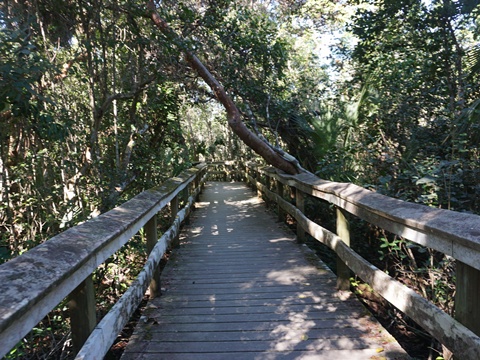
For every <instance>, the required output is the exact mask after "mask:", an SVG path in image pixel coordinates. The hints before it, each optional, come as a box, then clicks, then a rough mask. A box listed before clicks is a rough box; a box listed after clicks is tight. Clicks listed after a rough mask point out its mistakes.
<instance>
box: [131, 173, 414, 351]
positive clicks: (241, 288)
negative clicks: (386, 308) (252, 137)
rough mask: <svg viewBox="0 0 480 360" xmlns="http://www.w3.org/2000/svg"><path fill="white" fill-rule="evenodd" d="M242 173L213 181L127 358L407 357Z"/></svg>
mask: <svg viewBox="0 0 480 360" xmlns="http://www.w3.org/2000/svg"><path fill="white" fill-rule="evenodd" d="M275 220H276V219H275V218H274V216H273V215H272V214H270V213H269V212H268V211H267V210H266V209H265V207H264V205H263V204H262V202H261V201H260V200H258V198H256V196H255V194H253V193H252V192H251V190H249V189H248V188H247V187H246V186H245V185H243V184H242V183H219V182H214V183H207V185H206V189H205V191H204V193H203V194H202V195H201V198H200V201H199V202H198V203H197V210H196V211H195V212H194V213H193V216H192V221H191V225H189V226H188V227H187V229H186V230H185V232H184V238H183V240H182V243H181V246H180V248H179V249H178V250H176V251H175V252H174V254H173V255H172V258H171V260H170V261H169V262H168V265H167V266H166V268H165V270H164V272H163V274H162V288H163V295H162V296H161V297H159V298H157V299H154V300H153V301H150V302H149V304H148V306H147V309H146V310H145V313H144V316H143V318H142V319H143V321H140V322H139V324H138V326H137V329H136V331H135V333H134V335H133V336H132V338H131V340H130V342H129V344H128V346H127V348H126V350H125V352H124V354H123V357H122V359H123V360H132V359H209V360H214V359H232V360H236V359H329V360H334V359H342V360H343V359H348V360H356V359H378V360H379V359H408V356H407V355H406V354H405V352H404V351H403V350H402V348H401V347H400V346H399V345H398V343H397V342H396V341H395V340H394V339H393V338H392V337H391V336H390V335H389V334H388V332H386V330H385V329H383V328H382V327H381V326H380V325H379V324H378V322H376V321H375V320H374V319H373V318H372V317H371V316H370V314H369V313H368V312H367V311H366V310H365V309H364V308H363V307H362V305H361V304H360V303H359V302H357V301H356V300H355V299H354V298H353V297H351V298H350V299H343V300H342V296H339V294H338V293H337V292H336V291H335V283H336V279H335V276H334V274H333V273H332V272H331V271H330V270H328V269H327V268H326V266H325V265H324V264H323V263H322V262H321V261H319V260H318V259H317V258H316V257H315V256H314V255H313V254H312V253H311V252H309V251H308V249H307V248H306V247H305V246H300V245H298V244H297V243H296V242H295V236H294V235H293V234H292V233H291V232H290V231H289V230H288V229H286V228H284V227H283V225H282V224H280V223H278V222H276V221H275Z"/></svg>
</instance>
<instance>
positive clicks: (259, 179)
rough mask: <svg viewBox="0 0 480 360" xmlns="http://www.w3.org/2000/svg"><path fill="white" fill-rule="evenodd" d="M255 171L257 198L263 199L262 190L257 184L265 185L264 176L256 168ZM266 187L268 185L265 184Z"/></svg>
mask: <svg viewBox="0 0 480 360" xmlns="http://www.w3.org/2000/svg"><path fill="white" fill-rule="evenodd" d="M254 171H255V173H254V174H255V188H256V189H257V196H258V197H259V198H261V197H262V190H260V188H259V187H258V186H257V182H259V183H261V184H263V183H262V175H261V174H260V171H258V169H257V168H255V170H254ZM265 185H267V184H265Z"/></svg>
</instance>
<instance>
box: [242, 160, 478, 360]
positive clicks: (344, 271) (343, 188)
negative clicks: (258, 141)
mask: <svg viewBox="0 0 480 360" xmlns="http://www.w3.org/2000/svg"><path fill="white" fill-rule="evenodd" d="M246 181H247V183H248V184H249V185H251V186H252V187H253V188H254V189H257V191H259V192H260V193H262V194H264V195H265V196H266V197H267V198H268V199H269V200H272V201H274V202H276V204H277V206H278V213H279V217H280V218H284V214H285V212H286V213H288V214H290V215H291V216H292V217H293V218H294V219H295V220H296V223H297V237H298V239H299V240H300V241H303V239H304V238H305V233H308V234H310V235H311V236H312V237H313V238H314V239H316V240H317V241H319V242H321V243H323V244H325V245H327V246H328V247H329V248H330V249H332V250H334V251H335V252H336V254H337V276H338V281H337V287H338V288H339V289H341V290H348V289H349V287H350V281H349V278H350V271H352V272H353V273H355V274H356V275H358V276H359V277H360V278H361V279H362V280H363V281H365V282H366V283H368V284H369V285H370V286H371V287H372V288H373V290H374V291H376V292H377V293H378V294H380V295H381V296H382V297H383V298H385V299H386V300H387V301H388V302H390V303H391V304H393V305H394V306H395V307H396V308H398V309H399V310H401V311H402V312H403V313H404V314H406V315H407V316H409V317H410V318H411V319H413V320H414V321H415V322H416V323H417V324H419V325H420V326H421V327H423V328H424V329H425V330H426V331H427V332H428V333H430V335H432V337H434V338H435V339H437V340H438V341H439V342H440V343H441V344H443V345H444V346H445V347H447V348H448V349H449V350H450V351H451V352H453V354H454V356H455V358H457V359H462V360H463V359H469V360H478V359H480V338H479V337H478V335H480V306H478V304H479V303H480V216H477V215H473V214H468V213H460V212H455V211H449V210H443V209H436V208H431V207H427V206H424V205H419V204H413V203H409V202H406V201H401V200H398V199H393V198H390V197H387V196H384V195H381V194H378V193H375V192H372V191H369V190H366V189H364V188H362V187H359V186H356V185H353V184H348V183H335V182H330V181H325V180H321V179H319V178H318V177H316V176H315V175H313V174H309V173H302V174H299V175H294V176H292V175H287V174H284V173H283V172H282V171H280V170H278V169H275V168H273V167H261V166H258V165H256V164H254V163H250V164H248V165H247V166H246ZM285 186H289V187H290V188H291V190H292V191H291V193H293V194H294V203H295V205H293V204H292V203H291V202H290V201H287V200H285V196H284V189H285ZM306 195H309V196H312V197H315V198H318V199H321V200H324V201H327V202H328V203H330V204H333V205H334V206H335V207H336V214H337V219H336V223H337V226H336V234H334V233H333V232H330V231H328V230H327V229H325V228H323V227H321V226H320V225H319V224H317V223H315V222H313V221H312V220H310V219H309V218H308V217H307V216H305V209H304V200H305V196H306ZM289 200H290V199H289ZM351 215H353V216H355V217H358V218H360V219H362V220H365V221H367V222H369V223H371V224H373V225H376V226H378V227H380V228H382V229H385V230H387V231H389V232H391V233H393V234H396V235H399V236H401V237H403V238H405V239H407V240H410V241H412V242H415V243H417V244H419V245H422V246H425V247H429V248H432V249H435V250H437V251H440V252H443V253H444V254H447V255H448V256H451V257H453V258H455V259H456V295H455V319H454V318H452V317H451V316H450V315H448V314H447V313H445V312H444V311H442V310H441V309H439V308H438V307H436V306H435V305H433V304H432V303H431V302H429V301H428V300H426V299H425V298H423V297H422V296H420V295H419V294H417V293H416V292H415V291H414V290H412V289H410V288H408V287H407V286H405V285H403V284H402V283H400V282H398V281H396V280H394V279H393V278H391V277H390V276H388V275H387V274H386V273H385V272H383V271H381V270H380V269H378V268H376V267H375V266H374V265H372V264H371V263H369V262H368V261H367V260H365V259H364V258H362V257H361V256H360V255H359V254H358V253H356V252H355V251H353V250H352V249H351V248H350V247H349V243H350V232H349V224H348V220H347V218H348V217H349V216H351Z"/></svg>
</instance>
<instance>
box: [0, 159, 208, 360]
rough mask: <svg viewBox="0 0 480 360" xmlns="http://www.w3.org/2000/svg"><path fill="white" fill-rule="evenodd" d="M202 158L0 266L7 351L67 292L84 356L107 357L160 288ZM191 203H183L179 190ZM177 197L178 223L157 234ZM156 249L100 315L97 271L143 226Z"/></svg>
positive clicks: (1, 331)
mask: <svg viewBox="0 0 480 360" xmlns="http://www.w3.org/2000/svg"><path fill="white" fill-rule="evenodd" d="M206 171H207V165H206V164H200V165H197V166H196V167H195V168H192V169H189V170H187V171H184V172H183V173H182V174H180V175H179V176H177V177H174V178H171V179H169V180H168V181H166V182H165V183H163V184H162V185H161V186H159V187H156V188H154V189H151V190H147V191H144V192H142V193H141V194H139V195H137V196H135V197H134V198H132V199H131V200H129V201H127V202H126V203H124V204H123V205H121V206H118V207H116V208H115V209H113V210H110V211H108V212H106V213H105V214H102V215H100V216H98V217H96V218H94V219H91V220H89V221H86V222H85V223H83V224H81V225H78V226H75V227H72V228H70V229H68V230H66V231H65V232H63V233H61V234H59V235H57V236H55V237H53V238H51V239H50V240H48V241H46V242H45V243H43V244H41V245H39V246H37V247H35V248H33V249H32V250H30V251H28V252H26V253H25V254H23V255H21V256H18V257H16V258H14V259H12V260H10V261H9V262H7V263H4V264H2V265H1V266H0V358H1V357H3V356H4V355H6V354H7V353H8V352H9V351H10V350H11V349H12V348H13V347H14V346H15V345H16V344H17V343H18V342H19V341H20V340H21V339H22V338H23V337H24V336H25V335H26V334H27V333H28V332H29V331H30V330H31V329H32V328H33V327H34V326H35V325H36V324H37V323H38V322H40V321H41V320H42V319H43V318H44V317H45V316H46V315H47V314H48V313H49V312H50V311H51V310H52V309H54V308H55V307H56V306H57V305H58V304H59V303H60V302H62V301H63V300H64V299H65V298H67V297H68V299H69V308H70V309H69V312H70V324H71V331H72V340H73V344H74V347H75V348H76V349H80V351H79V353H78V355H77V359H102V358H103V357H104V355H105V354H106V353H107V351H108V350H109V348H110V347H111V345H112V344H113V342H114V341H115V338H116V337H117V335H118V334H119V333H120V331H121V330H122V329H123V327H124V326H125V324H126V323H127V322H128V320H129V319H130V317H131V315H132V314H133V312H134V311H135V309H136V308H137V307H138V305H139V304H140V302H141V300H142V299H143V296H144V294H145V291H146V289H147V287H149V286H150V296H155V295H157V294H158V292H159V289H160V287H159V286H160V283H159V281H160V278H159V271H158V264H159V262H160V260H161V258H162V256H163V254H164V252H165V250H166V249H167V247H168V246H169V245H170V243H171V242H172V241H175V239H176V238H177V236H178V233H179V228H180V224H181V223H182V222H183V221H184V219H185V218H186V217H187V216H188V214H189V212H190V209H191V207H192V205H193V203H194V201H195V198H196V197H197V195H198V194H199V192H200V190H201V187H202V185H203V183H204V181H205V178H206ZM181 196H183V198H184V199H188V200H187V201H186V204H185V206H184V207H183V208H182V209H179V197H181ZM169 205H170V209H171V226H170V228H169V229H168V230H167V231H166V232H165V233H164V234H163V235H162V236H161V237H160V238H158V236H157V216H156V215H157V214H158V213H159V212H160V211H161V210H162V209H164V208H166V207H167V206H169ZM142 228H143V229H144V231H145V235H146V242H147V249H148V251H149V257H148V260H147V262H146V264H145V267H144V268H143V270H142V271H141V272H140V274H139V275H138V277H137V278H136V280H135V281H134V282H133V283H132V284H131V286H130V287H129V288H128V290H127V291H126V292H125V293H124V294H123V296H122V297H121V298H120V300H119V301H118V302H117V303H116V304H115V305H114V306H113V307H112V309H111V310H110V312H109V313H108V314H107V315H105V317H103V319H102V320H101V321H100V322H99V323H97V321H96V306H95V295H94V285H93V281H92V273H93V272H94V271H95V269H97V267H98V266H99V265H100V264H102V263H103V262H105V260H107V259H108V258H109V257H110V256H112V255H113V254H114V253H115V252H117V251H118V250H119V249H120V248H121V247H122V246H123V245H125V244H126V243H127V242H128V241H129V240H130V239H131V238H132V237H133V236H134V235H135V234H137V233H138V232H139V230H140V229H142Z"/></svg>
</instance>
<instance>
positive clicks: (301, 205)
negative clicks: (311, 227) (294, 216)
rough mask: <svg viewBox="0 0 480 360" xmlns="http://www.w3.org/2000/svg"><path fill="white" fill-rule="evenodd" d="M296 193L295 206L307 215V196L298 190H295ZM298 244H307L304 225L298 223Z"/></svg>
mask: <svg viewBox="0 0 480 360" xmlns="http://www.w3.org/2000/svg"><path fill="white" fill-rule="evenodd" d="M293 191H294V192H295V206H296V207H297V209H298V210H300V211H301V212H302V214H305V195H304V194H303V191H302V190H300V189H297V188H293ZM297 242H298V243H304V242H305V230H304V229H303V227H302V225H300V223H299V222H298V221H297Z"/></svg>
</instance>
